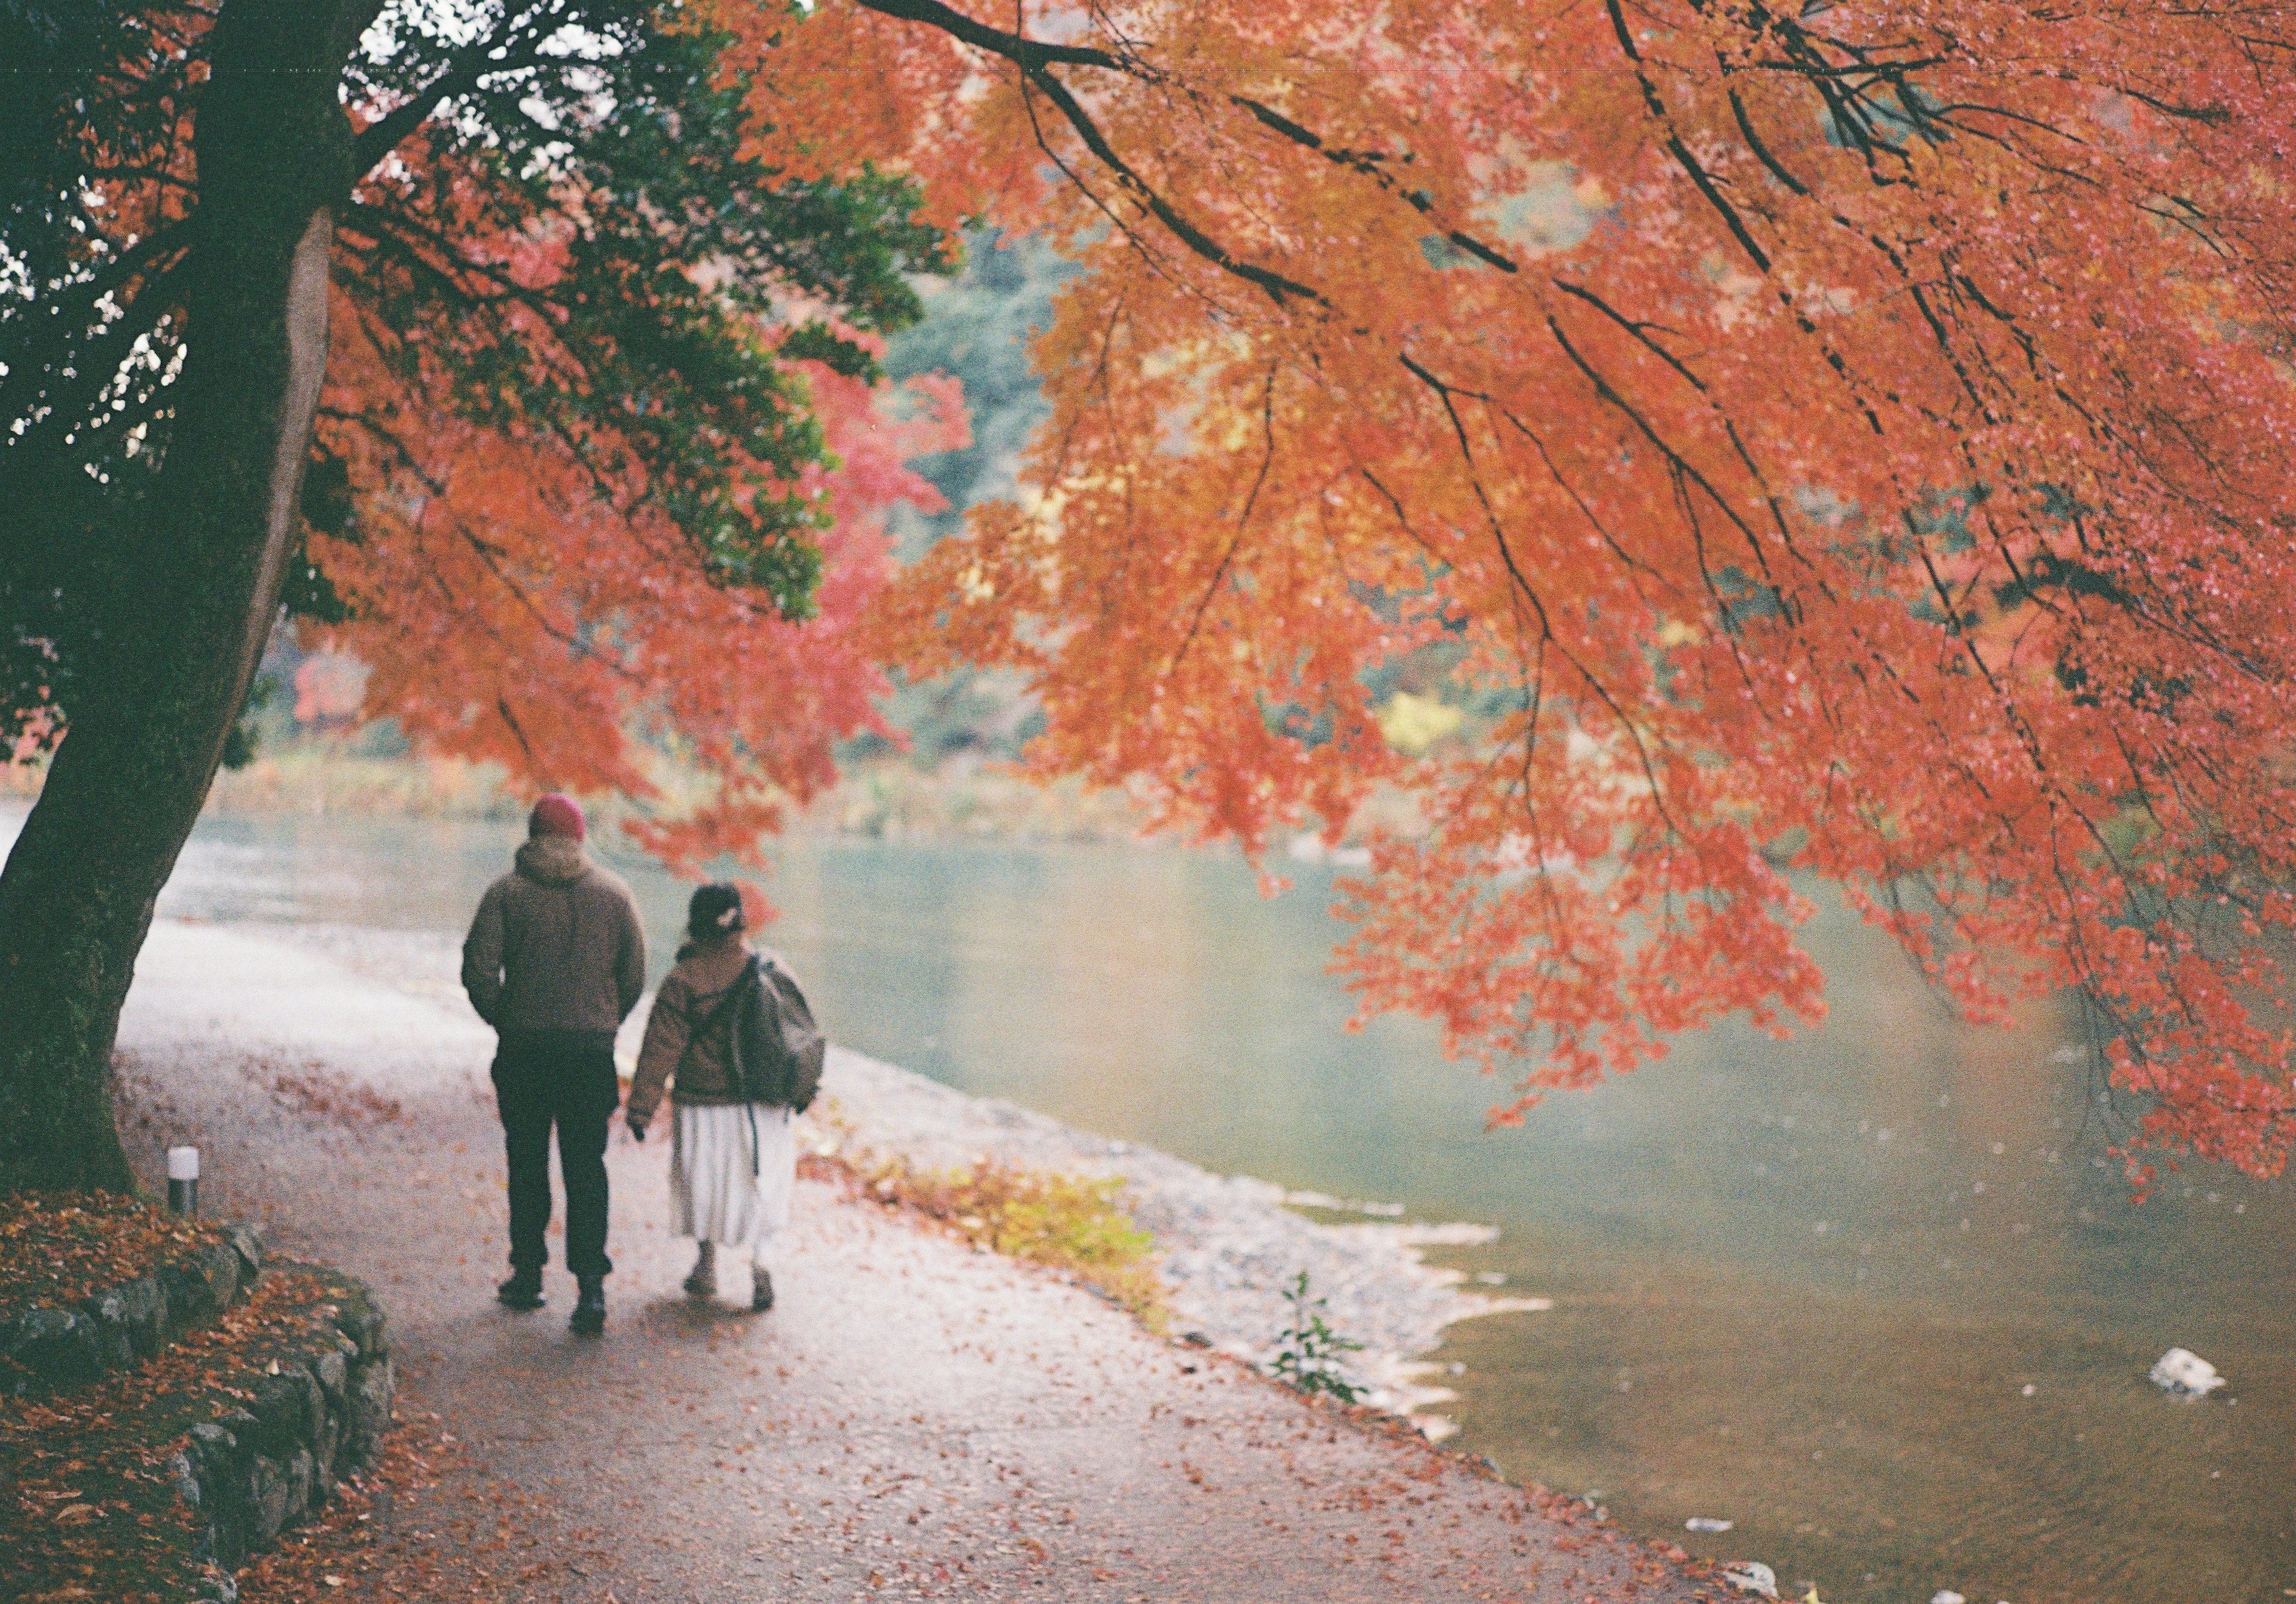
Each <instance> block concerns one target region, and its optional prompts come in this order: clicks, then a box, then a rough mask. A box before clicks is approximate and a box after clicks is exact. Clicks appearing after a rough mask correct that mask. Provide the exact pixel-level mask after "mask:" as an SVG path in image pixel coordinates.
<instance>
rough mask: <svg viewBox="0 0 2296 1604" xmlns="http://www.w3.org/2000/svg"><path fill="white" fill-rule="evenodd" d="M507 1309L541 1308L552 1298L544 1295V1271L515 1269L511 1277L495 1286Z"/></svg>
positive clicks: (498, 1296)
mask: <svg viewBox="0 0 2296 1604" xmlns="http://www.w3.org/2000/svg"><path fill="white" fill-rule="evenodd" d="M495 1296H496V1297H497V1298H499V1299H501V1300H502V1305H503V1307H504V1308H505V1309H539V1308H541V1307H542V1305H543V1304H546V1303H548V1302H549V1301H550V1300H549V1299H547V1298H545V1297H544V1296H542V1271H539V1270H513V1271H511V1276H510V1279H508V1280H507V1281H504V1283H503V1284H502V1285H501V1286H499V1287H496V1288H495Z"/></svg>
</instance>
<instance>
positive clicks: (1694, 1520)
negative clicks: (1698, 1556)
mask: <svg viewBox="0 0 2296 1604" xmlns="http://www.w3.org/2000/svg"><path fill="white" fill-rule="evenodd" d="M1737 1524H1738V1523H1737V1522H1736V1521H1734V1520H1717V1519H1715V1518H1714V1517H1712V1516H1711V1515H1693V1516H1692V1517H1691V1518H1689V1519H1688V1520H1685V1521H1684V1522H1683V1523H1682V1528H1683V1530H1684V1531H1685V1532H1726V1531H1728V1530H1729V1529H1730V1528H1731V1527H1732V1526H1736V1525H1737Z"/></svg>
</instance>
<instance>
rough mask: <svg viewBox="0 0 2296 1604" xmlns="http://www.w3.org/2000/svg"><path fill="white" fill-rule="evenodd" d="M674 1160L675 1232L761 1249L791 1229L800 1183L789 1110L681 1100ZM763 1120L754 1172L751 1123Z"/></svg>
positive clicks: (672, 1202)
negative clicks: (792, 1202) (793, 1191)
mask: <svg viewBox="0 0 2296 1604" xmlns="http://www.w3.org/2000/svg"><path fill="white" fill-rule="evenodd" d="M672 1106H673V1107H674V1108H675V1109H676V1115H677V1123H676V1126H675V1127H674V1128H673V1131H672V1136H671V1145H670V1157H669V1204H670V1212H671V1213H672V1214H673V1216H674V1217H675V1219H676V1230H677V1234H678V1235H679V1236H681V1237H692V1238H694V1239H696V1240H697V1241H701V1242H723V1243H725V1244H726V1245H727V1246H733V1247H740V1246H750V1247H752V1248H762V1247H763V1246H765V1245H766V1244H767V1242H769V1241H771V1240H772V1239H773V1238H775V1237H776V1236H778V1235H780V1234H781V1232H782V1231H783V1230H784V1229H785V1228H786V1227H787V1226H788V1225H789V1215H790V1192H791V1189H793V1188H794V1187H795V1186H796V1185H797V1136H796V1133H795V1132H794V1131H791V1128H790V1111H789V1110H788V1109H786V1108H775V1107H769V1106H766V1105H763V1104H759V1105H758V1106H756V1107H755V1108H744V1107H742V1106H741V1105H740V1104H738V1103H734V1104H709V1105H705V1104H698V1103H677V1104H673V1105H672ZM753 1114H754V1115H756V1117H757V1123H758V1125H757V1128H758V1146H757V1164H756V1165H755V1166H754V1168H755V1171H756V1173H755V1174H754V1175H752V1173H751V1169H752V1165H751V1164H750V1116H751V1115H753Z"/></svg>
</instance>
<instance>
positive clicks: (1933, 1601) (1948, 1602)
mask: <svg viewBox="0 0 2296 1604" xmlns="http://www.w3.org/2000/svg"><path fill="white" fill-rule="evenodd" d="M1930 1604H1969V1600H1966V1599H1964V1598H1963V1597H1962V1596H1961V1595H1960V1594H1959V1593H1957V1592H1954V1591H1953V1589H1951V1588H1949V1587H1940V1588H1939V1589H1938V1590H1937V1592H1933V1593H1931V1595H1930Z"/></svg>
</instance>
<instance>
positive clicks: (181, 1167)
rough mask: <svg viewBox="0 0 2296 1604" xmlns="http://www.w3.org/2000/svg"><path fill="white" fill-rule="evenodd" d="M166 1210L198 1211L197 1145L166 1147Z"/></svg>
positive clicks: (188, 1212)
mask: <svg viewBox="0 0 2296 1604" xmlns="http://www.w3.org/2000/svg"><path fill="white" fill-rule="evenodd" d="M199 1212H200V1150H199V1149H198V1148H197V1147H170V1148H168V1213H171V1214H196V1213H199Z"/></svg>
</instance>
